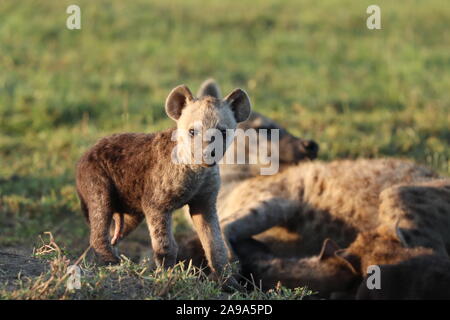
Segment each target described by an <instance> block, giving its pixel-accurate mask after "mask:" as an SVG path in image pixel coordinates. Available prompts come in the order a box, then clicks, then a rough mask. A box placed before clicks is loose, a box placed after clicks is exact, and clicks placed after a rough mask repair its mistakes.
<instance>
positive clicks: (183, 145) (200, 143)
mask: <svg viewBox="0 0 450 320" xmlns="http://www.w3.org/2000/svg"><path fill="white" fill-rule="evenodd" d="M165 108H166V113H167V115H168V116H169V117H170V118H172V119H173V120H175V121H176V123H177V130H176V131H175V137H173V138H174V139H176V141H177V151H176V158H177V160H178V161H180V160H181V161H182V162H183V163H189V164H199V165H202V166H214V165H215V164H216V163H217V162H218V161H219V160H220V159H221V158H222V157H223V155H224V153H225V151H226V149H227V148H228V146H229V145H230V144H231V142H232V140H233V137H234V131H235V129H236V127H237V124H238V123H239V122H242V121H245V120H247V118H248V117H249V115H250V110H251V105H250V99H249V97H248V95H247V93H246V92H245V91H244V90H242V89H235V90H233V91H232V92H231V93H230V94H229V95H227V96H226V97H225V98H224V99H220V98H216V97H212V96H204V97H200V98H196V97H194V96H193V95H192V93H191V91H190V90H189V88H188V87H187V86H185V85H181V86H178V87H176V88H175V89H173V90H172V92H171V93H170V94H169V96H168V97H167V100H166V107H165Z"/></svg>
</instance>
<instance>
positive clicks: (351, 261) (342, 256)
mask: <svg viewBox="0 0 450 320" xmlns="http://www.w3.org/2000/svg"><path fill="white" fill-rule="evenodd" d="M334 254H335V256H336V257H337V258H338V259H339V260H340V261H341V262H342V263H343V264H344V265H345V266H347V267H348V268H349V269H350V270H351V271H352V273H353V274H356V275H358V274H359V272H358V270H360V269H361V259H360V258H359V257H357V256H356V255H354V254H351V253H350V252H348V251H347V250H346V249H341V250H337V251H336V252H335V253H334Z"/></svg>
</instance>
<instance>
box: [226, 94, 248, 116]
mask: <svg viewBox="0 0 450 320" xmlns="http://www.w3.org/2000/svg"><path fill="white" fill-rule="evenodd" d="M223 100H224V101H225V102H226V103H228V105H229V106H230V109H231V111H233V113H234V118H235V119H236V122H243V121H245V120H247V119H248V117H249V116H250V112H251V103H250V98H249V97H248V95H247V93H246V92H245V91H244V90H242V89H234V90H233V92H231V93H230V94H229V95H227V96H226V97H225V99H223Z"/></svg>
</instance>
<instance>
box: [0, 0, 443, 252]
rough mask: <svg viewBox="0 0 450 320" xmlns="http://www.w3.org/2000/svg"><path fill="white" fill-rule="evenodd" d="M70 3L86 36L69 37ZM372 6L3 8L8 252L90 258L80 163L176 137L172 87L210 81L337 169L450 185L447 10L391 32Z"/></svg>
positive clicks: (396, 25) (389, 15)
mask: <svg viewBox="0 0 450 320" xmlns="http://www.w3.org/2000/svg"><path fill="white" fill-rule="evenodd" d="M70 4H77V5H79V6H80V7H81V18H82V29H81V30H68V29H67V28H66V19H67V17H68V15H67V14H66V8H67V6H68V5H70ZM371 4H374V1H372V0H370V1H366V0H360V1H349V0H326V1H312V0H305V1H299V0H286V1H276V0H270V1H255V0H240V1H223V0H209V1H204V0H202V1H200V0H192V1H187V0H176V1H166V0H151V1H150V0H149V1H143V0H137V1H132V2H126V1H118V0H115V1H111V0H108V1H86V0H83V1H74V0H71V1H65V0H58V1H50V0H48V1H28V0H21V1H14V0H2V1H0V247H5V246H16V247H17V246H24V247H32V246H33V245H34V244H35V243H36V241H37V239H38V235H39V234H41V233H42V232H43V231H51V232H53V234H54V235H55V237H56V239H57V241H59V243H62V244H63V245H65V246H66V247H67V248H68V249H70V250H74V251H76V252H79V250H82V249H84V247H83V246H84V245H86V244H87V228H86V224H85V223H84V220H83V218H82V215H81V213H80V210H79V206H78V201H77V199H76V194H75V187H74V166H75V162H76V160H77V159H78V157H79V156H80V155H81V154H82V152H84V151H85V150H86V149H87V148H88V147H89V146H90V145H91V144H92V143H93V142H94V141H96V139H98V138H100V137H102V136H104V135H107V134H110V133H112V132H123V131H147V132H149V131H154V130H159V129H162V128H166V127H168V126H170V125H172V123H171V121H170V120H168V118H167V117H166V115H165V114H164V109H163V103H164V100H165V98H166V96H167V94H168V93H169V91H170V89H171V88H173V87H174V86H176V85H178V84H181V83H185V84H187V85H188V86H190V88H191V89H192V90H193V91H195V90H197V88H198V86H199V84H200V83H201V82H202V81H203V80H204V79H206V78H208V77H214V78H215V79H217V81H218V82H219V83H220V84H221V86H222V89H223V91H224V93H226V92H227V91H229V90H231V89H233V88H234V87H242V88H245V89H246V90H247V91H248V92H249V94H250V97H251V99H252V101H253V104H254V108H255V110H257V111H261V112H262V113H264V114H265V115H267V116H270V117H272V118H274V119H275V120H277V121H278V122H279V123H281V124H282V125H284V126H286V127H287V128H288V129H289V130H290V131H291V132H293V133H294V134H296V135H298V136H302V137H306V138H314V139H315V140H316V141H318V142H319V143H320V145H321V154H320V158H322V159H334V158H342V157H351V158H356V157H360V156H367V157H375V156H397V157H405V158H410V159H415V160H417V161H419V162H421V163H426V164H428V165H430V166H432V167H434V168H435V169H436V170H438V171H439V172H440V173H442V174H444V175H450V169H449V159H450V150H449V145H450V129H449V125H450V112H449V108H450V94H449V91H450V72H449V71H450V33H449V24H450V6H449V4H448V1H445V0H428V1H413V0H404V1H387V0H378V1H376V4H378V5H379V6H380V7H381V10H382V16H381V17H382V30H368V29H367V28H366V19H367V17H368V14H366V8H367V7H368V6H369V5H371ZM180 225H181V224H179V225H177V226H176V228H181V227H180ZM177 232H178V231H177ZM180 232H181V231H180Z"/></svg>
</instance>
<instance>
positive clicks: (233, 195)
mask: <svg viewBox="0 0 450 320" xmlns="http://www.w3.org/2000/svg"><path fill="white" fill-rule="evenodd" d="M218 212H219V219H220V224H221V226H222V229H223V232H224V234H225V237H226V239H227V241H228V242H233V243H239V242H240V241H244V240H246V239H250V238H252V237H253V238H254V239H257V240H259V241H261V242H262V243H264V244H265V245H266V246H268V247H269V248H270V249H271V250H272V251H273V252H276V253H277V255H278V257H280V258H282V257H296V258H301V257H306V256H312V255H316V254H317V253H318V252H319V251H320V250H321V244H322V243H323V241H324V240H325V239H327V238H331V239H334V240H335V242H336V243H337V244H338V245H339V246H340V247H343V248H345V247H348V246H349V245H350V244H351V243H352V242H353V241H354V240H355V239H356V237H357V235H358V234H360V233H362V232H367V231H371V230H373V229H376V228H378V227H379V226H383V225H384V226H388V227H391V230H393V228H392V227H393V226H394V225H395V224H396V222H397V221H400V222H399V225H398V227H399V230H401V231H402V233H401V234H402V237H403V240H404V243H405V244H407V245H408V246H409V247H417V246H423V247H426V248H431V249H433V250H434V252H436V253H439V254H444V255H446V254H447V250H448V248H449V244H450V234H449V233H448V228H449V223H450V180H448V179H439V177H438V176H437V174H435V173H434V172H433V171H431V170H429V169H428V168H426V167H423V166H420V165H417V164H415V163H414V162H411V161H406V160H400V159H374V160H370V159H360V160H338V161H332V162H329V163H326V162H320V161H317V162H310V163H300V164H298V165H296V166H292V167H290V168H288V169H286V170H285V171H283V172H280V173H279V174H277V175H274V176H266V177H262V176H261V177H255V178H251V179H247V180H245V181H243V182H241V183H240V184H239V185H238V186H236V187H235V188H233V190H232V191H231V192H230V193H228V194H227V195H226V197H224V200H223V201H222V202H220V203H219V209H218ZM196 242H197V240H196V239H191V240H190V241H189V242H188V243H189V245H188V246H186V247H187V248H188V249H189V250H188V251H189V252H195V248H198V246H196V245H195V243H196ZM196 256H197V257H198V258H199V257H201V253H200V254H198V253H197V255H196Z"/></svg>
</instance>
